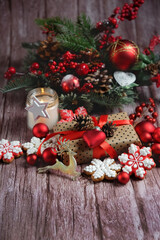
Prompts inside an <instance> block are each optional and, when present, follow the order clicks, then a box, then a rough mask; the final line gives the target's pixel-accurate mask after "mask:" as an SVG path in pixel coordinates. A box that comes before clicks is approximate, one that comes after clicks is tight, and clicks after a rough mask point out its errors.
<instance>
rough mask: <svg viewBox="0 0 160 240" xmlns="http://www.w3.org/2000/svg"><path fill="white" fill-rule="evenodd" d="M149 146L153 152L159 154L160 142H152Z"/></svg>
mask: <svg viewBox="0 0 160 240" xmlns="http://www.w3.org/2000/svg"><path fill="white" fill-rule="evenodd" d="M151 148H152V152H153V153H155V154H160V143H154V144H153V145H152V147H151Z"/></svg>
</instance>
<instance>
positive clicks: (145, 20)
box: [0, 0, 160, 71]
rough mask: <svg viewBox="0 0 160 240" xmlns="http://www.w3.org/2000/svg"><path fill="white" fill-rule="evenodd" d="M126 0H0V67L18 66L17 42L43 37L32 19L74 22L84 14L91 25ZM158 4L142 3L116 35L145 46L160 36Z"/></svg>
mask: <svg viewBox="0 0 160 240" xmlns="http://www.w3.org/2000/svg"><path fill="white" fill-rule="evenodd" d="M125 2H128V3H129V2H132V1H130V0H128V1H127V0H29V1H26V0H0V36H1V37H0V39H1V40H0V67H1V70H3V71H4V69H7V67H8V65H14V66H16V67H17V66H20V65H21V63H22V59H23V57H24V55H25V50H24V49H23V48H22V47H21V42H25V41H26V42H31V41H36V40H41V39H44V38H45V35H43V34H42V32H41V30H40V29H39V27H37V26H36V24H35V23H34V19H35V18H47V17H52V16H61V17H68V18H71V19H73V20H74V19H76V17H77V16H78V15H79V14H80V13H82V12H83V13H86V14H87V15H88V16H90V18H91V19H92V21H93V22H94V23H96V22H97V21H99V20H103V19H105V18H107V17H109V16H110V15H111V13H112V11H113V9H114V8H115V7H116V6H122V5H123V4H124V3H125ZM159 13H160V1H159V0H145V3H144V4H143V5H142V7H141V8H140V10H139V13H138V17H137V19H136V20H134V21H131V22H128V21H124V22H121V24H120V26H119V28H118V29H117V30H116V35H121V36H122V37H123V38H127V39H130V40H133V41H135V42H136V43H137V44H138V45H139V47H140V48H142V47H146V46H148V44H149V41H150V39H151V38H152V36H153V35H154V34H158V33H159V34H160V30H159V26H160V18H159Z"/></svg>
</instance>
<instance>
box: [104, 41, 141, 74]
mask: <svg viewBox="0 0 160 240" xmlns="http://www.w3.org/2000/svg"><path fill="white" fill-rule="evenodd" d="M138 56H139V49H138V46H137V45H136V44H135V43H134V42H132V41H129V40H118V41H117V42H115V43H113V44H112V46H111V48H110V51H109V58H110V61H111V62H112V64H113V65H114V66H115V67H116V68H117V69H119V70H123V71H125V70H127V69H129V68H130V67H131V66H133V65H134V64H135V62H136V61H137V60H138Z"/></svg>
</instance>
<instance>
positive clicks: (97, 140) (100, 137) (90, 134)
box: [83, 129, 106, 148]
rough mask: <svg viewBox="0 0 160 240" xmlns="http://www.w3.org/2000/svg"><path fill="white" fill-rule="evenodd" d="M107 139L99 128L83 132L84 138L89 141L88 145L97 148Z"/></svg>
mask: <svg viewBox="0 0 160 240" xmlns="http://www.w3.org/2000/svg"><path fill="white" fill-rule="evenodd" d="M105 139H106V135H105V133H104V132H102V131H99V130H96V129H94V130H89V131H86V132H85V133H84V134H83V140H84V141H85V142H86V143H87V145H88V147H90V148H95V147H98V146H99V145H100V144H101V143H103V142H104V140H105Z"/></svg>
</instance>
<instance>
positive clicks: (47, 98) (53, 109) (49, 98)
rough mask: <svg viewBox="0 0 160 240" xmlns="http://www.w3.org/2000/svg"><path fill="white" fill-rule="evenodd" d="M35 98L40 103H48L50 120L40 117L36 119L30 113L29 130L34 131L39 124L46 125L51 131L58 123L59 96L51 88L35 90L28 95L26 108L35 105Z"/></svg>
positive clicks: (28, 115) (28, 118) (28, 119)
mask: <svg viewBox="0 0 160 240" xmlns="http://www.w3.org/2000/svg"><path fill="white" fill-rule="evenodd" d="M33 97H36V98H37V99H38V101H39V102H40V103H48V105H47V108H46V111H47V113H48V116H49V118H45V117H39V118H38V119H36V120H35V119H34V115H33V113H32V112H30V111H28V114H27V125H28V128H30V129H32V128H33V127H34V125H35V124H37V123H45V124H46V125H47V126H48V128H49V129H50V130H51V129H52V128H53V126H55V125H56V123H57V122H58V103H59V100H58V95H57V93H56V92H55V91H54V90H53V89H51V88H35V89H33V90H31V91H30V92H29V93H28V96H27V101H26V107H29V106H31V105H32V104H33Z"/></svg>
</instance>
